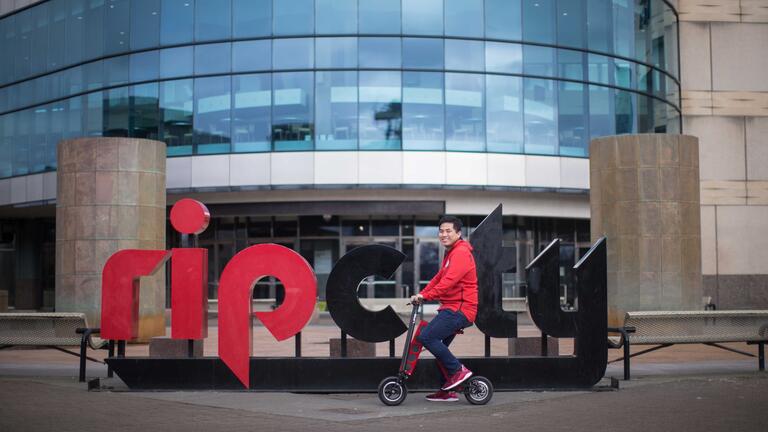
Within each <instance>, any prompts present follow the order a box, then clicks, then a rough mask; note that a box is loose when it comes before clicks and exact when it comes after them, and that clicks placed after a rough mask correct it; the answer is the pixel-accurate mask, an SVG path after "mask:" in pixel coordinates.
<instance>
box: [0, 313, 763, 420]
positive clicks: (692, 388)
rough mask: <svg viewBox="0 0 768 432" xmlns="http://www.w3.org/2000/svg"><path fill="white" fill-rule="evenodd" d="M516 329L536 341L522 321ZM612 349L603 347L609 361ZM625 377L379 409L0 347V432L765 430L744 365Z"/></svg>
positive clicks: (705, 356) (675, 358)
mask: <svg viewBox="0 0 768 432" xmlns="http://www.w3.org/2000/svg"><path fill="white" fill-rule="evenodd" d="M338 332H339V330H338V328H336V327H335V326H323V325H313V326H309V327H307V328H306V329H305V330H304V332H303V334H302V337H303V351H304V355H307V356H310V355H316V356H328V338H330V337H338ZM519 333H520V335H521V336H537V335H538V332H537V331H536V329H535V328H534V327H533V326H530V325H527V326H526V325H523V326H521V328H520V332H519ZM209 334H210V335H211V336H210V337H209V339H208V340H206V345H205V352H206V355H216V350H217V345H216V343H217V338H216V328H211V329H210V332H209ZM401 339H402V338H401ZM561 342H562V343H561V346H560V353H561V354H566V353H569V352H570V351H572V349H573V347H572V343H571V342H570V341H568V340H563V341H561ZM400 344H401V342H400V341H398V343H397V346H398V351H399V348H400V347H401V345H400ZM378 345H379V346H378V347H377V352H378V355H387V351H388V350H387V344H378ZM506 345H507V344H506V341H503V340H494V341H493V350H492V353H493V354H494V355H504V354H505V353H506ZM730 346H732V347H734V348H737V349H742V350H746V351H751V352H755V351H756V350H755V349H754V347H747V346H746V345H745V344H730ZM454 348H455V351H456V352H457V354H458V355H459V356H462V355H463V356H469V355H471V356H476V355H482V352H483V335H482V334H481V333H480V332H479V331H477V330H476V329H474V328H472V329H470V330H469V331H468V332H467V334H465V335H464V336H461V337H459V338H457V340H456V344H455V346H454ZM641 349H642V347H641ZM147 351H148V349H147V346H146V345H130V346H129V347H128V353H127V354H128V355H129V356H143V355H147ZM91 353H93V352H91ZM619 354H620V353H619V351H617V350H610V351H609V355H610V357H611V358H615V357H617V356H618V355H619ZM98 355H99V356H103V353H102V352H99V353H98ZM254 355H257V356H259V355H269V356H276V355H285V356H291V355H293V341H292V340H289V341H285V342H275V341H274V340H272V339H271V336H269V335H268V334H267V333H266V331H265V330H264V329H263V328H261V327H254ZM632 372H633V380H632V381H630V382H624V381H622V382H621V383H620V389H619V390H618V391H616V390H612V389H610V386H609V380H608V378H606V379H604V381H603V382H601V383H600V384H599V385H598V386H597V387H596V388H595V389H593V390H591V391H545V392H541V391H539V392H531V391H518V392H497V393H496V394H495V395H494V397H493V400H492V401H491V402H490V404H489V405H487V406H484V407H475V406H471V405H469V404H468V403H467V402H466V401H465V400H464V399H463V398H461V400H460V401H459V402H454V403H431V402H428V401H426V400H424V394H425V393H410V394H409V395H408V398H407V399H406V401H405V402H404V403H403V405H401V406H399V407H386V406H384V405H382V404H381V403H380V402H379V401H378V398H377V396H376V395H375V394H373V393H366V394H335V395H318V394H292V393H252V392H213V391H211V392H127V391H121V390H124V388H122V387H121V385H120V382H119V380H117V381H112V382H111V384H110V385H113V386H114V388H115V391H100V392H88V391H87V387H86V385H85V384H83V383H78V382H77V359H76V358H75V357H72V356H69V355H66V354H63V353H60V352H58V351H55V350H50V349H5V350H0V431H16V430H23V431H27V430H30V431H37V430H52V429H56V430H86V431H88V430H103V429H105V428H106V429H117V430H142V431H147V430H155V429H161V428H162V429H163V430H165V431H196V430H232V429H245V428H248V429H258V430H302V431H304V432H306V431H307V429H310V428H311V429H312V430H319V431H324V430H329V431H330V430H347V429H349V430H353V429H354V430H355V431H359V430H362V431H376V430H392V429H393V428H396V429H401V430H405V429H404V428H407V429H408V430H418V429H426V428H429V429H441V430H446V431H451V430H461V431H466V430H467V429H469V428H481V429H482V430H510V429H514V430H521V431H524V430H537V431H542V430H546V431H549V430H587V429H589V430H594V429H596V428H597V429H600V430H625V431H626V430H630V431H632V430H643V431H647V430H661V431H663V430H672V429H680V428H692V427H695V428H696V430H697V432H698V431H716V430H739V431H741V430H745V431H750V430H755V431H758V430H759V431H765V430H766V429H765V424H766V422H768V410H766V409H765V407H766V406H768V374H766V373H764V372H763V373H760V372H757V360H756V359H754V358H747V357H744V356H740V355H738V354H734V353H729V352H726V351H722V350H718V349H716V348H712V347H708V346H704V345H679V346H673V347H670V348H666V349H664V350H660V351H656V352H654V353H651V354H648V355H644V356H641V357H638V358H636V359H633V368H632ZM88 376H89V377H105V376H106V368H105V367H104V366H103V365H98V364H94V363H89V365H88ZM621 376H622V368H621V364H620V363H613V364H610V365H609V367H608V370H607V372H606V377H621ZM108 425H109V426H108Z"/></svg>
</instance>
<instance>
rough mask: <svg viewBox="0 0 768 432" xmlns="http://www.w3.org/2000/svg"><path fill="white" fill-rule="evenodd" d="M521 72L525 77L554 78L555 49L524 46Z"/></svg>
mask: <svg viewBox="0 0 768 432" xmlns="http://www.w3.org/2000/svg"><path fill="white" fill-rule="evenodd" d="M523 62H524V65H523V71H524V72H525V73H526V75H538V76H554V75H555V68H554V66H555V49H554V48H550V47H543V46H536V45H524V46H523Z"/></svg>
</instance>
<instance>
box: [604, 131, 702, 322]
mask: <svg viewBox="0 0 768 432" xmlns="http://www.w3.org/2000/svg"><path fill="white" fill-rule="evenodd" d="M589 151H590V205H591V209H592V217H591V232H592V240H593V241H595V240H597V239H598V238H599V237H601V236H606V237H607V238H608V323H609V325H619V324H621V323H622V322H623V320H624V313H625V312H627V311H642V310H699V309H701V308H702V304H701V301H702V282H701V230H700V226H701V222H700V212H699V147H698V139H697V138H696V137H692V136H686V135H669V134H643V135H622V136H610V137H604V138H598V139H594V140H592V142H591V144H590V148H589Z"/></svg>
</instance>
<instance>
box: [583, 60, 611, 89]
mask: <svg viewBox="0 0 768 432" xmlns="http://www.w3.org/2000/svg"><path fill="white" fill-rule="evenodd" d="M587 61H588V62H589V64H588V69H587V70H588V73H589V75H588V76H589V82H593V83H601V84H610V83H611V79H610V73H609V71H610V70H611V67H610V66H611V65H612V62H611V59H610V57H606V56H601V55H596V54H587Z"/></svg>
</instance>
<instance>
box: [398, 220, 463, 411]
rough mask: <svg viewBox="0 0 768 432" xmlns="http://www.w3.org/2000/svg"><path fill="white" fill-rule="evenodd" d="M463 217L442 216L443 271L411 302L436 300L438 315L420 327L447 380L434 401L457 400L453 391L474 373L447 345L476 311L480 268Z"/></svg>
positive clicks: (423, 341)
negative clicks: (464, 235) (464, 230)
mask: <svg viewBox="0 0 768 432" xmlns="http://www.w3.org/2000/svg"><path fill="white" fill-rule="evenodd" d="M461 228H462V223H461V219H459V218H456V217H453V216H444V217H443V218H441V219H440V223H439V234H438V238H439V239H440V243H442V244H443V246H445V249H446V253H445V257H444V258H443V262H442V264H441V266H440V271H438V272H437V274H436V275H435V277H433V278H432V280H431V281H429V284H428V285H427V286H426V287H425V288H424V289H423V290H421V292H420V293H419V294H416V295H414V296H412V297H411V302H413V303H417V304H418V303H421V302H423V301H430V300H437V301H439V302H440V307H439V308H438V313H437V316H436V317H435V318H434V319H432V320H431V321H430V322H429V324H428V325H427V326H426V327H425V328H424V329H423V330H422V331H421V334H419V336H418V341H419V342H421V343H422V344H423V345H424V347H425V348H426V349H427V350H429V352H431V353H432V355H434V356H435V358H436V359H437V361H438V366H440V367H441V369H442V371H443V375H444V377H445V382H444V383H443V386H442V388H441V389H440V390H439V391H437V392H435V393H432V394H430V395H427V400H429V401H433V402H454V401H458V400H459V397H458V395H457V394H456V392H454V391H451V390H452V389H455V388H456V387H458V386H459V385H460V384H461V383H463V382H464V381H466V380H467V379H468V378H469V377H471V376H472V371H470V370H469V369H467V368H466V367H464V365H462V364H461V363H460V362H459V361H458V360H457V359H456V357H455V356H454V355H453V354H452V353H451V351H450V350H449V349H448V345H450V344H451V342H453V338H454V337H455V336H456V334H457V332H459V331H460V330H461V329H463V328H465V327H469V326H470V325H471V324H472V323H473V322H474V321H475V317H476V315H477V271H476V269H475V258H474V257H473V256H472V246H471V245H470V244H469V242H467V241H465V240H464V239H462V238H461Z"/></svg>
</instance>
